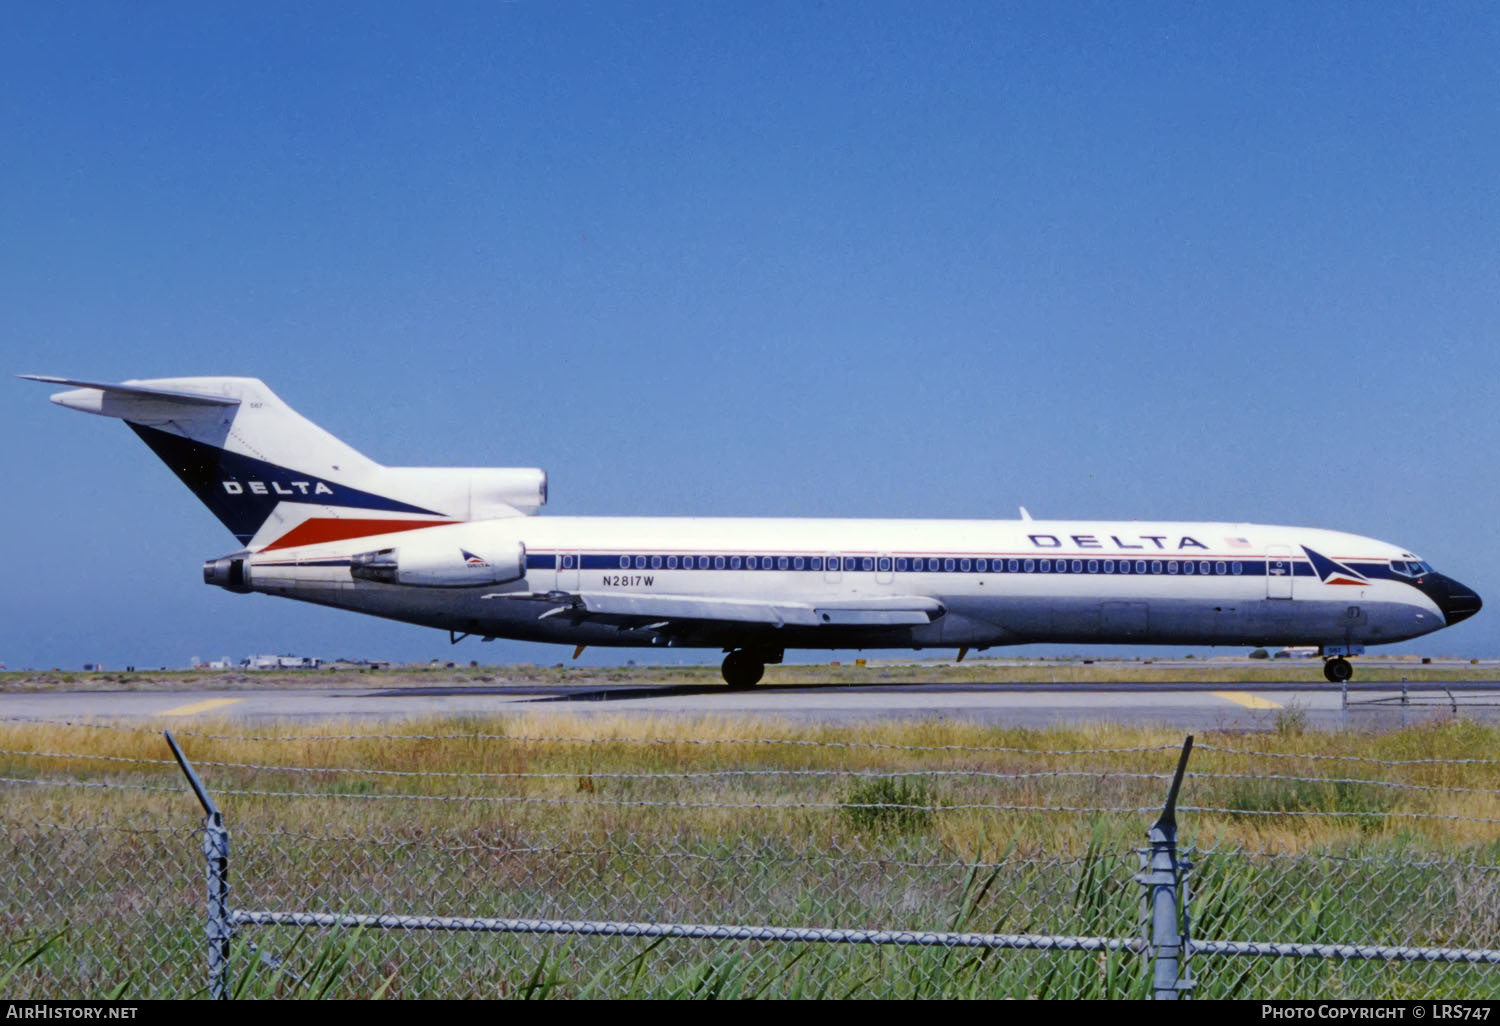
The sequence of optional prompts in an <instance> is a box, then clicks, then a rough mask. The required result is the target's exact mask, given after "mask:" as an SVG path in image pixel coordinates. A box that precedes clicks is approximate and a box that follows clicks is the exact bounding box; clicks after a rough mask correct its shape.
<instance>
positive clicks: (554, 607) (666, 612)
mask: <svg viewBox="0 0 1500 1026" xmlns="http://www.w3.org/2000/svg"><path fill="white" fill-rule="evenodd" d="M486 597H487V598H503V599H519V600H523V601H540V602H546V603H547V604H548V608H547V609H546V610H544V611H543V612H541V613H540V614H539V616H541V617H553V616H566V617H568V618H569V619H572V620H576V621H583V620H594V621H599V622H604V623H615V624H619V625H621V626H628V625H632V624H648V623H649V624H652V625H653V627H656V628H659V627H662V626H664V625H666V624H670V623H673V622H687V621H693V622H699V623H721V624H747V625H748V624H754V625H758V626H770V627H846V628H847V627H871V628H874V627H904V626H920V625H922V624H928V623H931V622H932V621H933V620H936V619H937V618H938V617H939V616H942V615H943V612H944V610H943V606H942V604H941V603H940V602H938V601H937V600H936V599H931V598H926V597H924V596H915V595H902V596H883V597H880V598H870V599H832V600H829V601H826V602H772V601H767V600H763V599H750V598H717V597H709V596H703V595H660V594H650V593H642V592H598V591H581V592H549V593H546V594H536V593H511V594H496V595H489V596H486Z"/></svg>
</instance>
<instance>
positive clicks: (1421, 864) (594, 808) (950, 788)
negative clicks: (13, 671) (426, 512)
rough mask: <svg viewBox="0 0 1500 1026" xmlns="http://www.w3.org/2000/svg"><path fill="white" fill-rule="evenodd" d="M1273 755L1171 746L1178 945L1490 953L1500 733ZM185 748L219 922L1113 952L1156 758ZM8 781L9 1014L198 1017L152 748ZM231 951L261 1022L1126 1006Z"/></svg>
mask: <svg viewBox="0 0 1500 1026" xmlns="http://www.w3.org/2000/svg"><path fill="white" fill-rule="evenodd" d="M1276 727H1277V729H1276V730H1274V731H1272V732H1270V733H1266V734H1258V735H1254V736H1245V735H1238V734H1236V735H1222V736H1220V735H1214V734H1206V735H1202V736H1200V737H1199V738H1198V739H1197V741H1198V744H1199V748H1198V750H1197V751H1195V753H1194V755H1193V757H1192V759H1191V762H1190V776H1189V778H1188V780H1187V782H1186V783H1185V785H1184V790H1183V795H1182V798H1181V801H1182V803H1183V804H1184V805H1185V806H1193V807H1204V808H1206V809H1210V810H1215V811H1204V812H1194V811H1184V812H1183V813H1182V814H1181V819H1182V822H1183V827H1184V834H1185V841H1186V842H1187V843H1188V844H1191V845H1194V846H1196V847H1197V848H1198V849H1200V850H1201V851H1202V854H1200V855H1198V856H1197V857H1196V861H1197V863H1198V868H1197V869H1196V870H1195V872H1194V874H1193V880H1194V884H1193V887H1194V892H1195V893H1196V895H1197V899H1196V902H1195V912H1194V916H1195V921H1196V922H1197V923H1198V927H1197V935H1198V936H1215V937H1221V938H1229V939H1254V940H1299V941H1326V942H1333V941H1342V942H1363V943H1405V944H1424V945H1458V946H1468V947H1486V946H1487V947H1500V911H1497V909H1500V900H1497V899H1500V891H1497V886H1500V870H1497V869H1495V868H1492V867H1495V866H1496V865H1497V864H1500V823H1492V822H1485V821H1486V820H1491V819H1500V808H1497V805H1500V803H1497V802H1496V796H1497V794H1500V761H1497V751H1500V745H1497V742H1500V730H1497V729H1496V728H1493V727H1486V726H1482V725H1478V724H1474V723H1471V722H1466V721H1463V720H1451V721H1445V722H1437V723H1430V724H1427V725H1424V726H1420V727H1412V728H1409V729H1404V730H1400V731H1391V732H1385V733H1339V734H1329V733H1321V732H1311V731H1305V730H1303V729H1302V724H1301V723H1300V721H1299V719H1298V717H1297V716H1296V714H1295V711H1292V712H1289V713H1288V714H1286V715H1284V716H1283V717H1282V718H1281V719H1280V720H1279V721H1278V722H1277V724H1276ZM174 729H176V728H175V727H174ZM387 732H389V733H393V734H399V735H400V737H395V738H393V737H382V736H379V735H380V734H382V733H387ZM204 735H219V736H217V737H209V736H204ZM180 740H181V741H182V743H183V745H184V747H185V748H186V750H187V752H188V754H189V756H190V757H191V758H192V759H193V760H194V761H195V763H196V764H197V765H198V766H199V768H200V770H201V771H202V773H203V775H204V777H205V779H206V780H207V782H208V784H209V786H210V789H211V790H213V791H214V792H215V793H216V795H217V796H218V800H219V802H220V804H221V806H222V807H223V809H224V811H225V817H226V822H227V824H228V826H229V829H230V831H231V835H232V838H233V841H232V843H233V854H232V860H231V864H232V870H231V874H232V875H231V880H232V888H233V896H234V899H233V900H234V903H235V904H236V905H237V906H238V907H251V908H268V909H281V910H310V911H338V912H402V913H415V914H437V915H504V916H529V917H536V916H542V917H573V918H590V919H621V920H631V921H638V920H671V921H682V922H722V923H744V922H754V923H770V924H776V925H799V926H830V927H872V928H873V927H879V928H889V929H910V930H918V929H921V930H949V929H971V930H985V931H991V930H993V931H1000V932H1052V933H1068V934H1088V935H1111V936H1131V935H1134V934H1136V933H1138V931H1139V924H1138V916H1139V909H1138V903H1139V893H1140V892H1139V888H1138V887H1137V885H1136V884H1134V883H1133V881H1132V879H1131V876H1132V874H1133V873H1134V872H1135V870H1136V856H1135V854H1134V850H1135V849H1136V848H1137V847H1138V846H1139V845H1140V843H1141V841H1142V840H1143V838H1144V833H1145V829H1146V827H1147V826H1148V825H1149V823H1150V822H1151V820H1152V819H1153V818H1154V813H1153V812H1152V811H1151V810H1154V809H1156V808H1157V807H1159V805H1160V802H1161V799H1162V796H1163V794H1164V792H1165V789H1166V783H1167V781H1166V779H1165V777H1166V775H1167V774H1169V773H1170V771H1171V769H1172V767H1173V765H1174V764H1175V761H1176V756H1177V748H1178V747H1179V746H1180V744H1181V741H1182V738H1181V736H1180V735H1179V734H1176V733H1173V732H1168V731H1163V730H1153V729H1144V728H1123V727H1090V728H1076V729H1064V728H1057V729H1046V730H1017V729H1002V728H991V727H981V726H975V725H968V724H963V723H956V722H947V721H945V722H936V721H929V722H901V723H868V724H862V725H858V726H838V727H833V726H829V727H815V728H807V727H805V726H793V725H789V724H786V723H780V722H777V721H767V720H725V719H715V720H698V721H690V720H684V719H677V718H674V719H663V720H660V721H651V720H646V719H642V718H638V717H619V718H611V717H605V716H591V717H567V716H535V717H507V718H504V719H487V720H468V721H460V722H454V721H430V722H417V723H412V722H407V723H403V724H402V725H401V726H400V727H399V728H390V727H387V728H381V727H378V726H371V725H369V724H358V725H350V724H342V725H327V724H324V725H320V726H316V727H310V726H305V725H298V726H280V725H277V726H267V725H258V726H255V727H245V726H243V725H229V724H227V723H208V722H198V721H195V722H194V723H193V724H192V727H191V730H188V729H184V730H183V731H182V733H181V736H180ZM0 749H3V750H4V752H3V754H0V776H4V777H6V778H10V779H12V780H36V779H45V780H51V781H67V782H70V783H71V784H73V785H75V786H52V785H38V784H26V783H9V784H3V785H0V787H3V788H4V793H5V801H4V802H3V804H0V823H3V825H4V838H5V843H6V845H7V847H8V852H7V855H8V864H9V865H10V866H12V867H13V868H14V870H15V872H13V873H11V874H8V875H6V876H5V877H4V878H3V880H0V915H3V919H0V923H3V939H4V944H5V950H6V951H8V952H9V957H10V959H11V960H12V961H19V960H20V959H21V958H23V957H24V956H25V955H26V954H27V953H30V952H32V951H35V950H36V949H37V947H38V945H41V944H43V943H45V942H46V941H47V939H48V938H49V937H54V936H56V937H58V939H57V940H56V941H54V942H53V944H52V946H51V947H49V948H48V949H47V950H46V951H44V952H43V953H42V954H41V955H39V956H38V957H37V959H36V960H35V961H33V962H31V963H30V964H28V965H27V966H25V967H23V968H22V969H20V970H18V971H16V972H15V974H14V975H13V976H12V977H11V979H10V980H9V982H8V984H7V985H6V986H5V987H0V992H4V993H5V994H6V996H10V995H11V994H12V993H15V994H22V993H24V994H36V993H39V992H42V991H45V990H46V988H47V987H49V986H51V987H57V986H64V987H66V986H76V987H81V988H82V989H83V991H82V992H85V993H91V994H99V993H104V992H107V991H108V990H110V989H111V988H112V987H114V986H117V985H119V984H120V983H121V982H129V985H130V986H131V987H133V988H135V992H149V993H172V994H190V993H193V992H195V990H197V989H201V987H202V985H203V976H202V973H201V972H200V971H199V968H200V967H201V954H200V951H201V948H202V943H201V894H202V890H203V877H202V863H201V855H199V853H198V844H199V840H198V836H197V833H196V831H195V829H194V823H195V822H196V820H197V818H198V815H197V813H196V805H195V803H194V802H193V801H192V799H191V797H190V796H189V794H188V793H187V791H186V789H185V788H184V786H183V784H182V782H181V777H180V774H179V773H178V771H177V769H176V767H175V765H170V764H165V763H163V762H160V761H158V762H147V761H114V760H166V759H168V758H169V756H168V754H167V750H166V747H165V745H164V743H163V742H162V740H161V738H160V736H159V735H158V734H156V733H154V732H153V731H151V730H150V729H149V728H146V727H139V726H135V727H134V729H127V730H109V729H102V730H101V729H89V728H83V727H68V726H59V725H47V724H35V725H21V724H4V725H0ZM1252 750H1253V753H1254V754H1250V752H1251V751H1252ZM15 753H53V754H56V755H64V756H67V757H66V758H51V757H44V756H38V755H34V754H27V755H23V754H15ZM1433 760H1439V761H1433ZM1455 760H1471V761H1455ZM83 784H107V785H110V786H109V787H85V786H76V785H83ZM146 788H160V789H161V790H147V789H146ZM236 792H263V793H259V794H250V793H236ZM291 795H295V796H291ZM252 944H253V945H255V948H254V951H253V952H252V950H251V948H250V945H252ZM235 952H236V955H235V957H236V963H235V964H236V966H237V975H236V979H237V980H238V981H240V985H241V986H242V987H244V988H245V989H246V993H251V994H260V993H265V994H270V993H284V994H298V995H306V994H312V993H316V992H317V991H318V990H319V989H321V988H323V987H324V986H325V985H326V986H327V988H328V990H329V992H330V993H333V994H341V995H355V996H372V995H375V994H377V993H379V994H382V995H385V996H419V995H460V996H475V995H479V996H483V995H502V994H504V995H522V994H526V995H533V996H540V995H556V996H568V995H571V996H578V995H589V994H594V995H604V994H634V995H663V996H668V995H676V996H691V995H697V996H708V995H718V996H732V995H736V994H740V995H748V994H765V995H768V996H769V995H783V996H785V995H793V994H827V995H834V996H838V995H841V994H844V993H855V994H871V995H882V996H934V995H949V996H1033V995H1036V996H1129V995H1131V994H1136V993H1138V992H1140V990H1141V988H1142V986H1143V984H1142V983H1141V981H1142V980H1143V979H1144V974H1143V973H1142V972H1141V970H1140V966H1139V963H1138V958H1137V956H1134V955H1118V956H1107V957H1103V958H1101V957H1100V956H1096V955H1081V954H1060V953H1038V952H1030V953H1021V952H995V953H992V954H990V955H988V956H987V957H981V956H980V955H979V953H973V952H952V951H922V952H918V951H891V950H886V951H876V950H873V949H852V948H833V947H822V948H816V947H811V946H806V945H772V944H764V943H758V942H719V943H715V942H707V941H664V942H647V941H631V940H607V939H601V938H593V939H588V938H575V939H573V940H571V941H565V940H561V939H549V938H539V937H533V938H524V937H490V936H472V935H451V934H450V935H432V934H423V935H405V936H398V935H391V934H379V935H377V934H373V933H364V934H354V933H347V932H344V933H340V932H330V933H299V931H296V930H292V929H289V928H253V929H251V928H247V929H246V930H245V931H243V932H242V935H241V937H240V938H239V939H238V940H237V942H236V948H235ZM185 967H190V969H189V968H185ZM293 969H295V972H294V971H293ZM1199 976H1200V979H1201V980H1202V987H1201V989H1200V993H1203V994H1223V995H1229V994H1233V995H1237V996H1246V997H1251V996H1267V995H1272V994H1276V995H1281V996H1299V995H1311V994H1320V995H1332V996H1338V995H1343V996H1366V995H1368V996H1416V995H1421V994H1426V995H1445V996H1457V995H1461V994H1462V995H1469V996H1490V997H1494V996H1496V995H1497V994H1500V987H1497V980H1500V970H1496V969H1493V968H1490V969H1481V968H1470V967H1463V966H1458V967H1444V966H1405V967H1395V966H1387V965H1384V964H1381V963H1346V962H1317V963H1313V962H1300V961H1296V960H1271V959H1228V958H1216V959H1207V958H1204V959H1200V966H1199ZM0 977H3V970H0ZM69 981H74V982H71V983H70V982H69ZM54 993H55V991H54Z"/></svg>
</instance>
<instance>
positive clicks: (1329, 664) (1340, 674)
mask: <svg viewBox="0 0 1500 1026" xmlns="http://www.w3.org/2000/svg"><path fill="white" fill-rule="evenodd" d="M1323 676H1325V677H1327V678H1328V683H1330V684H1342V683H1344V681H1346V680H1348V679H1349V678H1350V677H1352V676H1354V667H1352V666H1350V665H1349V660H1347V659H1345V658H1344V657H1343V656H1334V657H1333V658H1332V659H1325V660H1323Z"/></svg>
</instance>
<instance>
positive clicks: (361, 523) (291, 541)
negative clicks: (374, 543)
mask: <svg viewBox="0 0 1500 1026" xmlns="http://www.w3.org/2000/svg"><path fill="white" fill-rule="evenodd" d="M455 522H456V521H452V520H353V519H350V520H345V519H342V518H338V517H314V518H313V519H311V520H304V521H303V522H302V523H300V524H298V525H297V526H296V527H294V528H292V529H291V530H290V531H288V532H287V533H286V534H284V535H282V536H281V537H280V538H277V539H276V540H275V541H273V542H272V543H271V544H269V545H267V546H266V547H265V548H264V549H261V551H262V552H270V551H271V550H272V549H293V548H296V547H298V546H299V545H319V544H322V543H323V542H335V541H345V540H347V539H349V538H364V537H367V536H369V535H372V534H394V533H396V532H397V531H415V530H418V529H419V528H423V527H441V526H442V525H443V524H451V523H455Z"/></svg>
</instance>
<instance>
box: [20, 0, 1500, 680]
mask: <svg viewBox="0 0 1500 1026" xmlns="http://www.w3.org/2000/svg"><path fill="white" fill-rule="evenodd" d="M0 84H3V88H0V124H3V127H4V139H5V145H4V146H3V147H0V232H3V236H0V237H3V239H4V240H5V245H4V246H0V296H3V309H4V311H5V317H4V322H3V325H0V337H3V338H4V340H5V342H4V347H5V352H6V355H7V357H8V359H7V360H6V361H5V362H6V363H7V364H9V365H10V366H9V369H10V370H11V371H13V372H17V373H53V374H64V375H70V376H80V377H99V378H115V379H123V378H127V377H152V376H168V375H182V374H246V375H253V376H257V377H261V378H263V379H265V380H266V381H267V382H268V383H269V384H270V385H271V386H272V387H273V388H275V389H276V390H277V391H278V392H279V393H280V394H281V395H282V396H283V398H285V399H286V400H287V401H289V402H290V403H291V404H292V405H293V406H294V407H296V408H297V409H298V410H299V411H301V412H302V413H304V414H305V415H307V416H309V417H311V418H312V419H314V420H316V421H318V422H319V423H320V424H322V425H324V426H325V427H327V428H328V429H330V430H332V431H333V432H334V433H335V434H338V435H339V436H340V437H342V438H344V439H346V440H347V441H349V442H350V443H351V444H353V445H355V446H356V447H357V448H360V449H361V450H363V451H365V452H367V453H368V454H369V455H371V456H373V457H375V458H376V459H378V460H381V461H382V462H387V463H392V464H462V465H476V464H477V465H525V466H541V467H545V468H546V469H547V470H548V472H549V474H550V476H551V485H552V502H551V505H550V506H549V507H548V511H549V512H552V513H591V514H594V513H597V514H613V513H618V514H704V515H711V514H737V515H805V516H820V515H839V516H848V515H855V516H922V517H948V516H953V517H988V516H996V517H1010V516H1013V515H1014V511H1015V507H1016V506H1017V505H1018V504H1023V503H1024V504H1025V505H1027V506H1028V507H1029V508H1030V509H1031V511H1032V512H1033V513H1034V514H1036V515H1038V516H1056V517H1079V518H1088V517H1120V518H1142V519H1149V518H1174V519H1225V520H1256V521H1262V522H1271V523H1299V524H1309V525H1316V526H1325V527H1333V528H1338V529H1343V530H1349V531H1355V532H1359V533H1363V534H1368V535H1372V536H1375V537H1378V538H1383V539H1387V540H1391V541H1396V542H1399V543H1400V544H1403V545H1406V546H1409V547H1411V548H1412V550H1413V551H1415V552H1418V553H1420V554H1422V555H1423V556H1425V557H1426V558H1428V559H1429V560H1431V561H1432V562H1434V563H1435V564H1437V565H1438V566H1439V567H1440V568H1443V569H1446V570H1449V571H1450V572H1453V573H1454V574H1455V575H1456V576H1458V577H1459V578H1460V579H1461V580H1463V581H1464V582H1465V583H1468V584H1470V585H1471V586H1473V587H1475V588H1476V589H1477V590H1478V591H1479V592H1480V593H1481V594H1482V595H1486V596H1492V597H1493V596H1495V595H1496V594H1497V593H1500V554H1497V548H1496V545H1495V544H1494V537H1495V526H1494V525H1495V521H1496V515H1495V514H1496V511H1497V507H1500V502H1497V500H1500V489H1497V473H1496V466H1495V454H1496V453H1497V451H1500V428H1497V418H1496V415H1495V407H1496V397H1497V396H1496V393H1497V380H1500V374H1497V372H1500V355H1497V348H1496V342H1497V335H1500V332H1497V329H1500V196H1497V188H1500V177H1497V175H1496V173H1495V169H1496V167H1497V166H1500V116H1497V115H1500V109H1497V108H1500V10H1497V8H1495V7H1494V6H1492V5H1486V4H1432V5H1383V4H1376V3H1358V4H1347V5H1344V4H1281V5H1279V4H1267V3H1256V4H1248V3H1247V4H1180V5H1178V4H1161V5H1149V7H1143V6H1142V5H1128V4H1127V5H1119V4H1106V3H1097V4H1096V3H1089V4H1066V3H1061V4H1053V3H1034V4H999V3H976V4H960V3H946V4H944V3H939V4H929V3H922V4H917V3H913V4H889V3H860V4H854V3H841V4H810V3H805V2H799V3H785V4H777V3H754V4H743V5H731V4H722V3H713V4H696V3H678V4H644V3H625V2H611V3H602V4H578V3H491V2H487V3H480V4H472V5H469V4H461V3H445V4H440V5H425V6H418V5H396V4H389V5H373V4H348V5H334V4H319V5H292V4H254V5H250V4H245V5H201V4H181V5H168V4H140V5H89V4H67V5H29V6H22V7H18V8H16V9H14V10H11V11H10V12H9V13H8V14H7V24H6V31H5V32H4V33H3V34H0ZM6 387H7V388H8V389H9V390H10V399H9V401H7V402H4V403H0V429H3V430H4V433H5V436H6V437H8V438H10V439H11V440H12V444H10V445H8V446H5V447H4V448H3V452H4V456H3V457H0V458H3V460H4V470H5V480H6V481H7V482H8V484H9V487H10V492H11V496H12V501H11V502H9V503H7V504H6V508H5V511H4V512H3V513H0V528H3V530H0V537H4V538H5V539H7V541H6V542H5V552H4V556H5V558H4V566H5V571H4V572H5V576H4V582H5V583H4V586H3V588H0V616H3V617H4V623H5V628H4V631H3V633H0V661H3V662H5V663H7V664H8V665H10V666H11V667H18V666H28V665H30V666H52V665H58V666H64V667H67V666H77V665H79V664H81V663H83V662H87V661H94V660H103V661H104V662H106V663H108V664H110V665H122V664H125V663H135V664H138V665H161V664H166V665H176V664H181V663H183V662H185V661H186V660H187V659H188V658H189V657H190V656H193V655H202V656H216V655H232V656H235V657H239V656H243V655H246V654H248V653H250V652H252V651H296V652H306V653H314V654H322V655H340V654H362V655H369V656H379V657H388V658H397V659H427V658H432V657H439V658H443V659H448V658H461V659H464V660H467V659H470V658H481V659H484V660H524V661H537V662H552V661H557V660H559V659H561V658H564V656H565V655H566V652H565V650H563V649H562V648H560V647H548V646H527V645H520V644H515V645H512V644H505V643H496V644H494V645H486V646H484V647H483V648H480V647H479V646H478V645H474V644H470V645H468V646H467V647H464V646H460V647H459V648H456V649H450V648H449V646H448V644H447V640H446V637H445V636H444V635H442V634H440V633H439V632H436V631H431V630H427V629H422V628H417V627H408V626H404V625H399V624H389V623H384V622H381V621H376V620H372V619H366V618H362V617H358V616H355V615H353V614H348V613H340V612H336V611H325V610H320V609H316V608H313V607H308V606H302V605H299V604H295V603H289V602H280V601H276V600H272V599H268V598H265V597H263V596H251V597H241V596H234V595H230V594H227V593H221V592H218V591H217V590H211V589H209V588H206V587H205V586H204V585H203V584H202V583H201V580H200V576H199V567H200V563H201V560H203V559H205V558H209V557H213V556H218V555H222V554H223V553H225V552H227V551H229V550H231V549H232V548H234V542H233V539H232V538H230V536H229V535H228V534H227V532H225V531H224V530H223V528H222V527H221V526H220V525H219V524H218V523H217V521H215V520H214V519H213V517H212V516H210V515H209V514H208V513H207V512H206V511H205V510H203V509H202V508H201V507H200V506H199V505H198V504H197V502H196V501H195V500H194V499H193V497H192V496H191V495H190V494H189V493H188V492H187V490H186V489H184V488H182V487H181V485H179V484H178V483H177V482H176V481H175V480H174V479H173V478H172V477H171V475H170V473H169V472H168V471H167V470H166V468H164V467H162V466H161V465H160V464H158V463H157V462H156V460H155V458H154V457H153V456H152V455H151V454H150V452H149V451H147V450H146V449H145V447H144V446H142V445H140V444H139V442H137V441H136V439H135V438H134V437H133V436H132V435H131V434H130V433H129V432H128V431H127V430H126V429H125V428H123V427H122V426H120V425H118V424H114V423H110V422H107V421H103V420H100V419H97V418H91V417H84V416H79V415H76V414H70V413H67V412H65V411H62V410H59V409H57V408H56V407H52V406H50V405H49V404H48V403H47V402H46V394H47V393H46V391H45V390H44V389H43V388H42V387H41V386H37V385H33V384H30V383H27V382H13V383H12V384H10V385H9V386H6ZM1401 650H1407V651H1420V652H1423V653H1427V654H1443V653H1455V654H1465V655H1483V656H1493V655H1500V617H1497V616H1496V615H1495V613H1494V612H1493V610H1486V611H1485V612H1484V613H1481V614H1480V615H1479V616H1478V617H1476V618H1474V619H1473V620H1471V621H1469V622H1467V623H1465V624H1462V625H1460V626H1459V627H1456V628H1453V629H1451V630H1448V631H1444V632H1442V633H1440V634H1438V635H1436V636H1433V637H1431V638H1429V639H1426V640H1424V641H1419V642H1415V643H1412V644H1411V645H1408V646H1402V647H1401ZM615 657H617V658H621V659H623V658H629V657H631V653H628V652H621V653H617V654H615V655H613V656H612V655H611V654H609V653H602V654H599V655H598V656H597V657H595V655H594V653H590V655H589V657H588V658H598V659H601V660H603V659H609V658H615ZM708 658H713V657H712V656H709V657H708Z"/></svg>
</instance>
